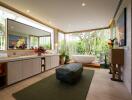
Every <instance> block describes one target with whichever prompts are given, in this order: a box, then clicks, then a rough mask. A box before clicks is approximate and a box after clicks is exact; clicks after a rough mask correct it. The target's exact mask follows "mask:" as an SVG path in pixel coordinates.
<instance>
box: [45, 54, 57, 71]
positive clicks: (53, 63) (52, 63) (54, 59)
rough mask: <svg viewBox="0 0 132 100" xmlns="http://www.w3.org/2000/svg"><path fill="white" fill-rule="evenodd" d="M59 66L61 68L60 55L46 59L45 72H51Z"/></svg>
mask: <svg viewBox="0 0 132 100" xmlns="http://www.w3.org/2000/svg"><path fill="white" fill-rule="evenodd" d="M57 66H59V55H52V56H46V57H45V70H49V69H52V68H54V67H57Z"/></svg>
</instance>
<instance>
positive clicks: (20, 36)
mask: <svg viewBox="0 0 132 100" xmlns="http://www.w3.org/2000/svg"><path fill="white" fill-rule="evenodd" d="M7 34H8V35H7V37H8V38H7V46H8V49H33V48H37V47H39V46H42V47H44V48H45V49H51V34H50V33H49V32H46V31H44V30H41V29H38V28H35V27H32V26H29V25H25V24H23V23H20V22H17V21H14V20H12V19H7Z"/></svg>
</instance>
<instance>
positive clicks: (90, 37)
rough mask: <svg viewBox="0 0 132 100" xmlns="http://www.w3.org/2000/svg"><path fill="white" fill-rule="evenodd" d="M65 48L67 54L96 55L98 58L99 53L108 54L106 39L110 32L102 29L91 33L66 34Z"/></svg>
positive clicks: (108, 37)
mask: <svg viewBox="0 0 132 100" xmlns="http://www.w3.org/2000/svg"><path fill="white" fill-rule="evenodd" d="M65 38H66V46H67V47H68V49H69V54H70V55H73V54H88V55H96V57H97V58H99V56H100V54H101V53H107V52H108V43H107V42H108V39H110V30H109V29H103V30H97V31H91V32H83V33H73V34H66V35H65Z"/></svg>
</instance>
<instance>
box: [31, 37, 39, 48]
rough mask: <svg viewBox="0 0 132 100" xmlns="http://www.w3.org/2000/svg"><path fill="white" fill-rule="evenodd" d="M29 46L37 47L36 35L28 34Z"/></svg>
mask: <svg viewBox="0 0 132 100" xmlns="http://www.w3.org/2000/svg"><path fill="white" fill-rule="evenodd" d="M30 48H38V37H35V36H30Z"/></svg>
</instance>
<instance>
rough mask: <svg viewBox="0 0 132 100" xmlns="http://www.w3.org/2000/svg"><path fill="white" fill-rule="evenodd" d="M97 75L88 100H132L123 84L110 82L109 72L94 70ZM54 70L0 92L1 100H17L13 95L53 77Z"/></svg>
mask: <svg viewBox="0 0 132 100" xmlns="http://www.w3.org/2000/svg"><path fill="white" fill-rule="evenodd" d="M94 70H95V74H94V77H93V80H92V83H91V86H90V89H89V92H88V95H87V98H86V100H132V97H131V96H130V94H129V93H128V91H127V89H126V88H125V86H124V85H123V83H118V82H113V81H111V80H110V75H109V74H108V70H105V69H94ZM53 73H54V70H50V71H48V72H45V73H43V74H39V75H37V76H35V77H32V78H30V79H27V80H25V81H22V82H19V83H17V84H14V85H12V86H9V87H7V88H5V89H3V90H0V100H15V99H14V98H13V97H12V93H14V92H17V91H19V90H21V89H23V88H25V87H28V86H29V85H31V84H33V83H35V82H37V81H39V80H41V79H43V78H45V77H47V76H49V75H51V74H53Z"/></svg>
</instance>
